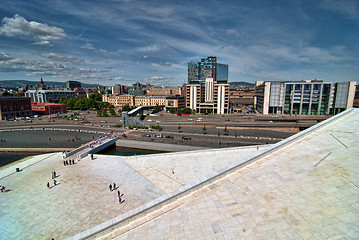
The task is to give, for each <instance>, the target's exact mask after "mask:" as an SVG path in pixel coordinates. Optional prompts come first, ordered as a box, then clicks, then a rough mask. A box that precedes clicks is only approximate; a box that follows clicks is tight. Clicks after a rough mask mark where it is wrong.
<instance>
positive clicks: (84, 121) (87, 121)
mask: <svg viewBox="0 0 359 240" xmlns="http://www.w3.org/2000/svg"><path fill="white" fill-rule="evenodd" d="M82 123H90V122H89V121H82Z"/></svg>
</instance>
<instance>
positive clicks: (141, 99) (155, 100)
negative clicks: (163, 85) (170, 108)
mask: <svg viewBox="0 0 359 240" xmlns="http://www.w3.org/2000/svg"><path fill="white" fill-rule="evenodd" d="M165 104H166V96H152V95H143V96H135V106H136V107H138V106H157V105H158V106H165Z"/></svg>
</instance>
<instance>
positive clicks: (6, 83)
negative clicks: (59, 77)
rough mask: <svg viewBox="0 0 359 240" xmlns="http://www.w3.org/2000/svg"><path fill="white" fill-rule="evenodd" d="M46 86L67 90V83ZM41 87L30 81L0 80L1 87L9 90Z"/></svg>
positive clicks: (45, 82) (94, 85) (86, 85)
mask: <svg viewBox="0 0 359 240" xmlns="http://www.w3.org/2000/svg"><path fill="white" fill-rule="evenodd" d="M44 84H45V86H48V87H57V88H65V87H66V82H50V81H44ZM26 85H28V86H39V85H40V81H28V80H0V86H3V87H9V88H18V87H24V86H26ZM81 86H82V87H84V88H90V87H97V84H87V83H81Z"/></svg>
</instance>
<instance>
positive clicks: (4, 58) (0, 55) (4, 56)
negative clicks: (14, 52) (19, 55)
mask: <svg viewBox="0 0 359 240" xmlns="http://www.w3.org/2000/svg"><path fill="white" fill-rule="evenodd" d="M11 59H14V58H13V57H10V56H9V55H7V54H6V53H3V52H0V62H2V61H8V60H11Z"/></svg>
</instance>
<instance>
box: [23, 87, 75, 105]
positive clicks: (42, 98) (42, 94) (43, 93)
mask: <svg viewBox="0 0 359 240" xmlns="http://www.w3.org/2000/svg"><path fill="white" fill-rule="evenodd" d="M76 96H77V93H76V92H75V91H73V90H70V89H53V90H27V91H26V92H25V97H29V98H31V101H32V102H57V101H59V100H60V98H61V97H65V98H66V97H76Z"/></svg>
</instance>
